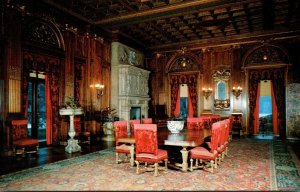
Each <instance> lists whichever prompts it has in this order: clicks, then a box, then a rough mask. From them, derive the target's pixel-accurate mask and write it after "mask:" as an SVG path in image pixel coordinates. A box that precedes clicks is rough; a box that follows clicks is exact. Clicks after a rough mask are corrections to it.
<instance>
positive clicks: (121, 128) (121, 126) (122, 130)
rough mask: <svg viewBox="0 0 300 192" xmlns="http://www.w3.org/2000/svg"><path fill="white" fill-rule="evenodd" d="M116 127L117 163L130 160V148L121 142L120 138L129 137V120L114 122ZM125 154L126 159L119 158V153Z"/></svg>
mask: <svg viewBox="0 0 300 192" xmlns="http://www.w3.org/2000/svg"><path fill="white" fill-rule="evenodd" d="M114 128H115V138H116V150H115V152H116V163H120V162H123V161H124V162H127V161H128V154H130V148H129V145H127V144H124V143H123V144H122V143H120V142H119V138H121V137H127V121H115V122H114ZM120 153H122V154H125V156H126V158H125V160H121V159H120V158H119V154H120Z"/></svg>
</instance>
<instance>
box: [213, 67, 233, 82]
mask: <svg viewBox="0 0 300 192" xmlns="http://www.w3.org/2000/svg"><path fill="white" fill-rule="evenodd" d="M230 77H231V73H230V70H227V69H221V70H217V71H215V73H213V74H212V78H213V79H214V81H228V80H229V79H230Z"/></svg>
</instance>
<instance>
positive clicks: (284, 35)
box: [148, 30, 300, 52]
mask: <svg viewBox="0 0 300 192" xmlns="http://www.w3.org/2000/svg"><path fill="white" fill-rule="evenodd" d="M266 39H272V40H274V41H277V40H286V39H298V40H299V41H300V30H295V31H292V32H286V31H282V32H278V31H276V32H274V31H273V32H265V31H264V32H254V33H251V34H245V35H235V36H233V37H231V38H228V37H216V38H215V39H213V40H210V39H202V40H195V41H189V42H184V43H179V42H178V43H170V44H168V45H159V46H152V47H148V48H149V49H150V50H154V51H162V52H163V51H172V50H173V51H174V50H178V49H179V48H181V47H183V46H185V47H187V48H188V49H189V50H199V49H202V48H209V47H221V46H230V45H242V44H249V43H258V42H262V41H264V40H266Z"/></svg>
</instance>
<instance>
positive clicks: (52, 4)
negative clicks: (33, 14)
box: [42, 0, 93, 24]
mask: <svg viewBox="0 0 300 192" xmlns="http://www.w3.org/2000/svg"><path fill="white" fill-rule="evenodd" d="M42 1H43V2H44V3H47V4H49V5H51V6H53V7H55V8H57V9H58V10H60V11H62V12H65V13H68V14H70V15H72V16H74V17H76V18H78V19H80V20H82V21H85V22H87V23H89V24H93V21H92V20H91V19H88V18H86V17H84V16H82V15H81V14H78V13H75V12H73V11H71V10H70V9H67V8H66V7H63V6H61V5H59V4H57V3H55V2H53V1H52V0H42Z"/></svg>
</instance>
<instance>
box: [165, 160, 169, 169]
mask: <svg viewBox="0 0 300 192" xmlns="http://www.w3.org/2000/svg"><path fill="white" fill-rule="evenodd" d="M165 168H166V170H167V169H168V159H165Z"/></svg>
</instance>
